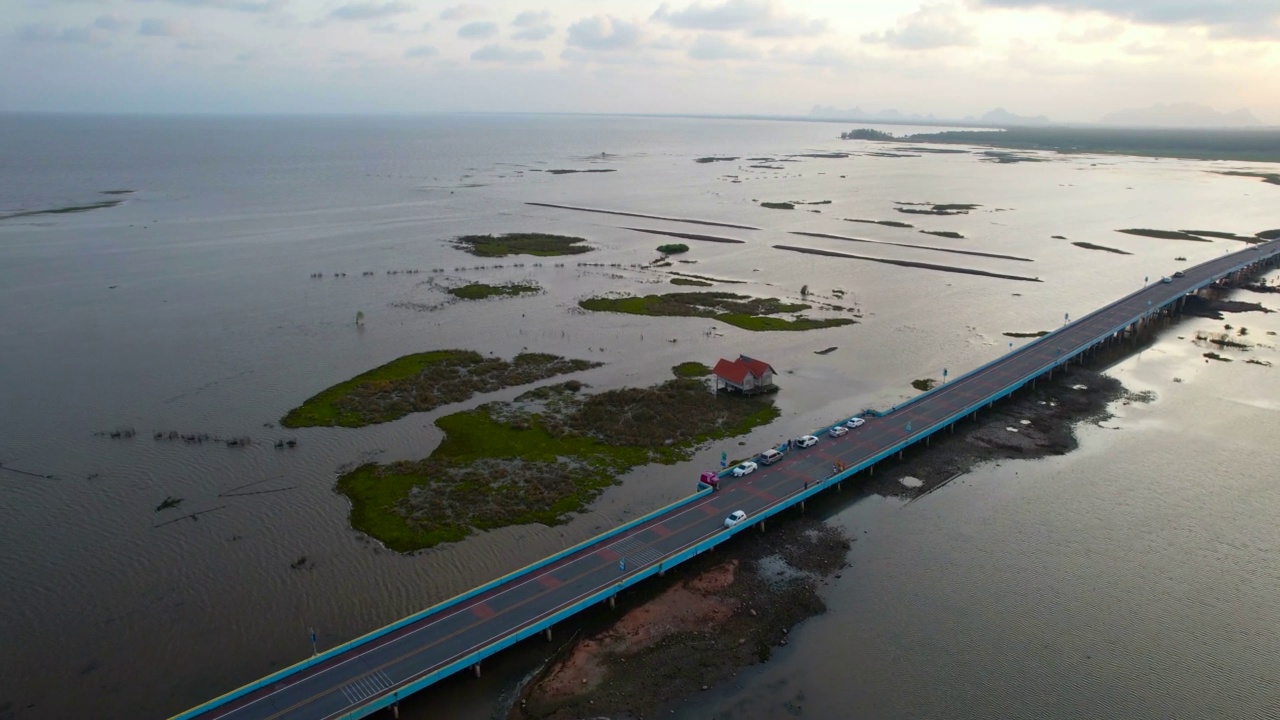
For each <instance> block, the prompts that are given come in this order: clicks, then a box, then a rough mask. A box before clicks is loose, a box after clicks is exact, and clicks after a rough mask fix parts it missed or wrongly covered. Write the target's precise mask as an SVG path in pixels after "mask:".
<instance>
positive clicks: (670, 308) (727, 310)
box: [578, 291, 855, 331]
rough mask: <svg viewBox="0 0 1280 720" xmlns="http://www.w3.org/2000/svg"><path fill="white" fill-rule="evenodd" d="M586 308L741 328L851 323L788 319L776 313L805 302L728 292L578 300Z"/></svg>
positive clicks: (797, 308)
mask: <svg viewBox="0 0 1280 720" xmlns="http://www.w3.org/2000/svg"><path fill="white" fill-rule="evenodd" d="M578 305H579V306H580V307H582V308H583V309H584V310H593V311H597V312H619V313H627V314H629V315H652V316H659V317H704V318H714V319H716V320H720V321H722V322H725V323H728V324H729V325H734V326H736V327H740V328H742V329H744V330H757V331H767V330H816V329H820V328H829V327H838V326H841V325H851V324H853V323H854V322H855V321H854V320H849V319H846V318H830V319H819V320H815V319H811V318H806V317H803V316H800V315H797V316H796V317H795V319H793V320H787V319H784V318H779V317H772V316H774V315H782V314H792V313H799V312H801V311H804V310H808V309H810V308H811V307H812V306H811V305H805V304H803V303H785V302H782V301H781V300H779V299H777V298H753V297H750V296H747V295H736V294H734V293H728V292H712V291H705V292H688V293H670V294H667V295H645V296H644V297H617V298H614V297H599V298H589V299H586V300H582V301H581V302H579V303H578Z"/></svg>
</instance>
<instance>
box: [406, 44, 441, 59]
mask: <svg viewBox="0 0 1280 720" xmlns="http://www.w3.org/2000/svg"><path fill="white" fill-rule="evenodd" d="M439 54H440V51H439V50H436V49H435V48H434V47H432V46H430V45H419V46H417V47H411V48H409V49H408V50H405V51H404V56H405V57H407V58H429V57H435V56H436V55H439Z"/></svg>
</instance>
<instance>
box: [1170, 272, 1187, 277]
mask: <svg viewBox="0 0 1280 720" xmlns="http://www.w3.org/2000/svg"><path fill="white" fill-rule="evenodd" d="M1173 276H1174V277H1185V276H1186V273H1184V272H1182V271H1181V270H1179V271H1178V272H1176V273H1174V274H1173Z"/></svg>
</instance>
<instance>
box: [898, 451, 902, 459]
mask: <svg viewBox="0 0 1280 720" xmlns="http://www.w3.org/2000/svg"><path fill="white" fill-rule="evenodd" d="M898 460H902V451H901V450H899V451H898Z"/></svg>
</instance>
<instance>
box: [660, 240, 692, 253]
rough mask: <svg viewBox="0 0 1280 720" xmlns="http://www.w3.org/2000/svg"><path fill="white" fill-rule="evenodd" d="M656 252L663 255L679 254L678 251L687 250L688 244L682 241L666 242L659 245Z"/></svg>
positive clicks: (685, 251) (683, 251)
mask: <svg viewBox="0 0 1280 720" xmlns="http://www.w3.org/2000/svg"><path fill="white" fill-rule="evenodd" d="M658 252H660V253H662V254H663V255H679V254H680V253H687V252H689V246H688V245H685V244H684V243H667V244H666V245H659V246H658Z"/></svg>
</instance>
